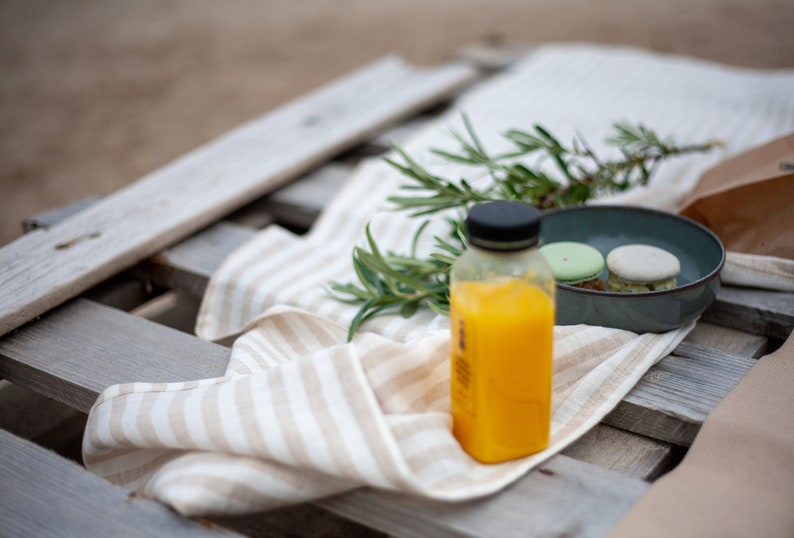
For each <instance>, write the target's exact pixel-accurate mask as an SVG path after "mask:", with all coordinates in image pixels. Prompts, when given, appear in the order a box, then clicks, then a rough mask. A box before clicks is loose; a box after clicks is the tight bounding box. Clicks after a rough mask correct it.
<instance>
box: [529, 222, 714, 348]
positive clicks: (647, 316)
mask: <svg viewBox="0 0 794 538" xmlns="http://www.w3.org/2000/svg"><path fill="white" fill-rule="evenodd" d="M541 241H542V242H543V243H551V242H554V241H580V242H582V243H587V244H588V245H592V246H593V247H595V248H597V249H598V250H599V251H601V253H602V254H603V255H604V257H605V258H606V255H607V254H608V253H609V251H610V250H612V249H613V248H615V247H618V246H620V245H625V244H628V243H644V244H647V245H653V246H656V247H660V248H663V249H665V250H667V251H669V252H672V253H673V254H675V255H676V256H677V257H678V259H679V260H680V262H681V273H680V274H679V276H678V281H677V286H676V287H675V288H673V289H670V290H664V291H653V292H643V293H615V292H609V291H595V290H584V289H581V288H576V287H573V286H567V285H565V284H557V324H559V325H575V324H579V323H584V324H587V325H601V326H605V327H614V328H618V329H626V330H629V331H633V332H637V333H642V332H664V331H669V330H671V329H675V328H677V327H680V326H682V325H685V324H686V323H688V322H690V321H692V320H694V319H696V318H697V317H698V316H700V314H701V313H703V311H704V310H705V309H706V308H708V306H709V305H710V304H711V303H712V302H713V301H714V299H715V298H716V296H717V292H718V291H719V287H720V280H719V273H720V270H722V266H723V265H724V263H725V248H724V247H723V246H722V243H721V242H720V240H719V239H718V238H717V236H716V235H714V233H712V232H711V231H710V230H708V229H707V228H705V227H703V226H701V225H700V224H698V223H696V222H694V221H692V220H690V219H687V218H684V217H680V216H678V215H674V214H672V213H667V212H663V211H655V210H651V209H645V208H639V207H626V206H585V207H575V208H566V209H559V210H552V211H548V212H546V213H544V215H543V221H542V225H541ZM601 277H602V278H604V279H606V269H604V274H602V275H601Z"/></svg>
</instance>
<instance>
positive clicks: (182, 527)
mask: <svg viewBox="0 0 794 538" xmlns="http://www.w3.org/2000/svg"><path fill="white" fill-rule="evenodd" d="M0 459H2V461H3V479H2V480H0V499H2V502H0V535H2V536H8V537H15V536H19V537H23V536H141V537H147V538H148V537H151V536H171V537H180V536H185V537H188V536H189V537H203V536H215V537H217V536H238V535H236V534H233V533H230V532H228V531H226V530H224V529H222V528H220V527H216V526H213V525H211V524H202V523H199V522H196V521H193V520H190V519H186V518H183V517H181V516H179V515H178V514H176V513H175V512H173V511H171V510H169V509H168V508H166V507H165V506H164V505H162V504H160V503H157V502H155V501H151V500H147V499H145V498H141V497H135V496H132V495H131V494H130V493H129V492H128V491H127V490H125V489H123V488H121V487H118V486H114V485H112V484H110V483H108V482H105V481H104V480H102V479H101V478H99V477H98V476H95V475H93V474H91V473H89V472H88V471H86V470H85V469H83V468H82V467H80V466H79V465H77V464H76V463H74V462H72V461H69V460H67V459H64V458H62V457H60V456H58V455H57V454H55V453H54V452H50V451H48V450H46V449H44V448H41V447H40V446H38V445H35V444H33V443H31V442H30V441H26V440H24V439H21V438H19V437H16V436H14V435H12V434H10V433H8V432H6V431H4V430H0Z"/></svg>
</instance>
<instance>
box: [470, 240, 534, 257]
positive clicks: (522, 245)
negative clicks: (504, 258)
mask: <svg viewBox="0 0 794 538" xmlns="http://www.w3.org/2000/svg"><path fill="white" fill-rule="evenodd" d="M537 245H538V238H537V237H531V238H529V239H525V240H521V241H511V242H504V241H488V240H485V239H480V238H474V237H470V238H469V246H470V247H472V248H476V249H477V250H480V251H486V252H491V253H494V254H511V253H516V252H523V251H525V250H529V249H531V248H533V247H536V246H537Z"/></svg>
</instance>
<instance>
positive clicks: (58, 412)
mask: <svg viewBox="0 0 794 538" xmlns="http://www.w3.org/2000/svg"><path fill="white" fill-rule="evenodd" d="M84 416H85V415H84V414H83V413H80V412H79V411H76V410H74V409H72V408H71V407H67V406H65V405H63V404H61V403H59V402H56V401H55V400H53V399H52V398H47V397H45V396H42V395H41V394H37V393H35V392H33V391H30V390H28V389H25V388H23V387H20V386H19V385H15V384H13V383H9V382H8V381H0V430H5V431H7V432H8V433H11V434H13V435H16V436H18V437H22V438H24V439H29V440H31V441H35V442H36V443H38V444H42V443H45V444H48V445H49V444H52V443H57V440H58V439H57V438H58V437H59V436H61V435H65V436H72V435H74V434H75V433H76V430H75V429H74V428H75V427H79V425H80V424H81V423H82V418H83V417H84Z"/></svg>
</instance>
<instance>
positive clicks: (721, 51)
mask: <svg viewBox="0 0 794 538" xmlns="http://www.w3.org/2000/svg"><path fill="white" fill-rule="evenodd" d="M483 41H489V42H495V41H496V42H499V41H501V42H506V43H508V44H509V43H514V42H515V43H518V42H520V43H527V44H540V43H547V42H566V41H578V42H597V43H607V44H620V45H632V46H637V47H643V48H647V49H651V50H655V51H660V52H668V53H677V54H683V55H688V56H695V57H700V58H705V59H710V60H716V61H719V62H723V63H727V64H731V65H739V66H750V67H758V68H776V67H794V2H792V1H791V0H655V1H654V0H596V1H594V0H526V1H521V0H399V1H394V2H386V1H378V0H327V1H322V0H228V1H218V0H215V1H212V0H136V1H129V0H104V1H100V0H69V1H59V0H0V244H5V243H7V242H8V241H11V240H12V239H14V238H15V237H17V236H19V235H20V234H21V226H20V223H21V221H22V220H23V219H24V218H25V217H28V216H31V215H33V214H35V213H37V212H40V211H42V210H46V209H51V208H54V207H57V206H60V205H63V204H66V203H69V202H72V201H77V200H80V199H82V198H84V197H86V196H88V195H102V194H108V193H110V192H113V191H114V190H116V189H118V188H119V187H121V186H123V185H125V184H126V183H129V182H131V181H134V180H135V179H137V178H138V177H140V176H142V175H144V174H145V173H147V172H149V171H151V170H154V169H156V168H158V167H160V166H162V165H164V164H166V163H168V162H169V161H170V160H172V159H174V158H175V157H177V156H179V155H181V154H182V153H184V152H186V151H188V150H190V149H192V148H194V147H196V146H198V145H200V144H202V143H204V142H206V141H208V140H211V139H212V138H214V137H216V136H217V135H219V134H221V133H223V132H224V131H226V130H227V129H229V128H231V127H233V126H234V125H236V124H238V123H240V122H242V121H245V120H247V119H249V118H252V117H255V116H258V115H260V114H262V113H264V112H266V111H268V110H269V109H271V108H273V107H274V106H276V105H278V104H280V103H283V102H285V101H287V100H289V99H290V98H292V97H294V96H297V95H300V94H302V93H304V92H306V91H308V90H310V89H312V88H315V87H317V86H318V85H320V84H322V83H323V82H326V81H329V80H331V79H333V78H335V77H337V76H340V75H342V74H344V73H346V72H349V71H351V70H353V69H355V68H357V67H360V66H361V65H363V64H364V63H366V62H369V61H372V60H374V59H377V58H379V57H380V56H382V55H384V54H386V53H389V52H397V53H400V54H402V55H404V56H405V57H407V58H408V59H409V60H410V61H412V62H414V63H416V64H419V65H433V64H437V63H440V62H443V61H445V60H448V59H450V58H452V57H454V55H455V53H456V51H458V50H459V49H461V47H463V46H465V45H470V44H474V43H478V42H483Z"/></svg>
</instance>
